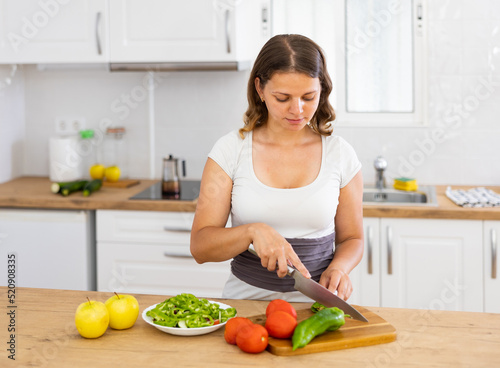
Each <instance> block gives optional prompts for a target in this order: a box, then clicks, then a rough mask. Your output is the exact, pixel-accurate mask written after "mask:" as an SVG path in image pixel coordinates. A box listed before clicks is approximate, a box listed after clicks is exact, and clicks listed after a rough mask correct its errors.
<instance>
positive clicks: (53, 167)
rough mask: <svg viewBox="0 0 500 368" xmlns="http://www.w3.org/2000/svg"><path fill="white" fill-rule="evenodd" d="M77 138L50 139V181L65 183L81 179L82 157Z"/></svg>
mask: <svg viewBox="0 0 500 368" xmlns="http://www.w3.org/2000/svg"><path fill="white" fill-rule="evenodd" d="M79 143H80V140H79V138H78V136H76V135H75V136H62V137H52V138H50V144H49V158H50V162H49V165H50V167H49V172H50V180H51V181H56V182H66V181H73V180H79V179H82V178H83V176H84V175H83V165H82V155H81V152H80V149H79Z"/></svg>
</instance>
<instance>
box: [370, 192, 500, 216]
mask: <svg viewBox="0 0 500 368" xmlns="http://www.w3.org/2000/svg"><path fill="white" fill-rule="evenodd" d="M451 187H452V188H453V189H464V190H467V189H471V188H474V187H473V186H465V185H462V186H451ZM446 188H447V186H445V185H436V199H437V206H411V207H410V206H395V205H364V206H363V216H364V217H398V218H426V219H427V218H428V219H460V220H500V207H489V208H463V207H460V206H457V205H456V204H455V203H453V202H452V201H451V200H450V199H449V198H448V197H446V194H445V192H446ZM487 188H488V189H491V190H493V191H494V192H496V193H500V187H493V186H489V187H487Z"/></svg>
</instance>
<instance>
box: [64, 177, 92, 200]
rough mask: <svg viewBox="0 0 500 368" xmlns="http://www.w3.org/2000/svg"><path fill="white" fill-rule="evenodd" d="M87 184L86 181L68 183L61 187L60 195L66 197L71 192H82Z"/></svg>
mask: <svg viewBox="0 0 500 368" xmlns="http://www.w3.org/2000/svg"><path fill="white" fill-rule="evenodd" d="M86 184H87V180H78V181H73V182H70V183H66V184H64V185H63V186H62V187H61V190H60V191H61V194H62V195H63V196H68V195H70V194H71V193H73V192H77V191H79V190H82V189H83V187H84V186H85V185H86Z"/></svg>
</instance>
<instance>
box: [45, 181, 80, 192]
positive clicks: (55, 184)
mask: <svg viewBox="0 0 500 368" xmlns="http://www.w3.org/2000/svg"><path fill="white" fill-rule="evenodd" d="M80 181H81V180H74V181H56V182H53V183H52V184H51V185H50V191H51V192H52V193H54V194H58V193H61V189H62V187H64V186H65V185H70V184H74V183H78V182H80Z"/></svg>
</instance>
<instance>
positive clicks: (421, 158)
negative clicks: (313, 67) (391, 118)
mask: <svg viewBox="0 0 500 368" xmlns="http://www.w3.org/2000/svg"><path fill="white" fill-rule="evenodd" d="M321 1H323V0H321ZM428 5H429V6H428V17H429V23H428V26H429V51H428V55H429V60H428V78H429V97H430V101H429V105H428V110H429V126H428V127H425V128H377V127H374V128H359V127H342V128H340V127H339V128H337V129H336V134H339V135H342V136H344V137H345V138H346V139H347V140H348V141H349V142H350V143H351V144H352V145H353V146H354V148H355V149H356V151H357V153H358V155H359V157H360V159H361V161H362V163H363V165H364V168H363V173H364V176H365V182H367V183H370V182H373V181H374V170H373V168H372V163H373V160H374V159H375V157H376V156H377V155H379V154H383V155H384V156H385V157H386V158H387V160H388V162H389V169H388V170H389V174H390V175H391V176H399V175H405V176H413V177H415V178H417V179H418V181H419V182H420V183H421V184H453V185H460V184H462V185H467V184H470V185H500V170H498V167H500V145H499V144H498V140H499V138H500V134H499V133H500V124H499V123H500V121H499V119H500V118H499V116H500V71H499V70H500V52H499V51H498V50H499V49H498V45H500V38H499V37H500V36H499V35H500V33H499V32H498V26H499V24H500V2H499V1H495V0H479V1H472V0H464V1H447V0H431V1H428ZM316 32H317V31H316ZM24 74H25V100H26V106H25V107H26V140H25V147H26V152H25V155H26V164H25V167H24V170H23V172H22V174H25V175H33V174H34V175H48V149H47V147H48V138H49V137H50V136H51V135H53V134H54V119H55V117H56V116H61V115H63V116H64V115H70V116H75V115H76V116H83V117H85V118H86V119H87V127H88V128H95V127H97V126H98V124H99V121H101V120H102V119H103V118H109V119H111V120H112V121H115V122H117V123H120V124H122V125H125V126H126V128H127V130H128V132H127V136H128V138H129V146H130V150H129V160H130V171H131V174H132V176H134V177H139V178H147V177H149V169H148V165H149V161H148V148H147V147H148V134H149V133H148V125H147V121H148V109H147V101H145V100H141V99H139V100H137V99H136V100H133V99H132V104H133V106H134V107H131V108H130V109H129V111H127V113H125V110H124V106H125V101H126V98H127V96H128V97H130V96H131V94H132V93H133V92H137V91H138V90H139V89H140V86H141V85H143V83H144V78H145V74H144V73H109V72H107V71H97V70H88V71H78V72H77V71H38V70H37V69H36V68H35V67H33V66H30V67H26V68H25V73H24ZM247 77H248V72H247V71H246V72H212V73H210V72H183V73H162V74H160V75H159V77H158V83H157V87H156V88H155V101H154V102H155V110H154V112H155V118H156V125H155V166H154V167H155V168H156V169H155V176H156V177H157V178H159V177H160V168H161V157H162V156H165V155H168V154H169V153H172V154H174V155H176V156H180V157H183V158H186V160H187V168H188V176H190V177H200V176H201V172H202V168H203V164H204V162H205V160H206V155H207V153H208V151H209V150H210V148H211V146H212V145H213V143H214V142H215V140H216V139H217V138H218V137H220V136H221V135H223V134H225V133H226V132H228V131H229V130H231V129H237V128H239V127H240V126H241V124H242V123H241V121H242V115H243V113H244V111H245V108H246V83H247ZM19 83H21V81H19ZM0 93H1V92H0ZM12 94H14V95H12ZM6 100H7V101H11V102H6ZM13 101H14V102H13ZM19 101H22V93H20V92H19V91H18V90H8V97H7V99H6V98H5V97H2V101H0V113H1V115H0V116H3V114H4V112H5V111H8V113H7V114H11V115H12V114H13V115H15V116H16V119H15V120H16V121H19V120H22V118H20V117H19V116H22V113H20V112H16V113H13V111H14V110H12V107H11V106H12V103H14V105H15V104H22V103H21V102H19ZM132 104H131V105H132ZM19 109H21V110H20V111H22V106H18V107H17V110H16V111H19ZM0 124H2V125H1V126H0V127H1V128H2V129H4V127H5V119H4V118H3V117H0ZM16 126H17V125H16ZM9 127H10V123H9ZM440 127H445V128H446V133H447V139H446V140H445V141H443V142H435V141H433V140H431V138H430V137H431V135H432V133H433V132H435V131H436V129H438V128H440ZM9 134H10V136H13V135H16V134H14V133H9ZM2 135H3V130H2ZM0 139H2V138H0ZM9 141H10V142H12V141H13V138H12V137H11V138H10V139H9ZM2 149H3V148H2ZM2 156H3V155H2ZM1 162H2V168H1V169H0V175H3V176H4V177H5V176H6V175H7V174H6V172H12V169H9V170H7V169H4V167H5V166H4V162H5V159H4V158H2V161H1ZM408 163H409V164H408ZM8 175H12V174H8Z"/></svg>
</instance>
